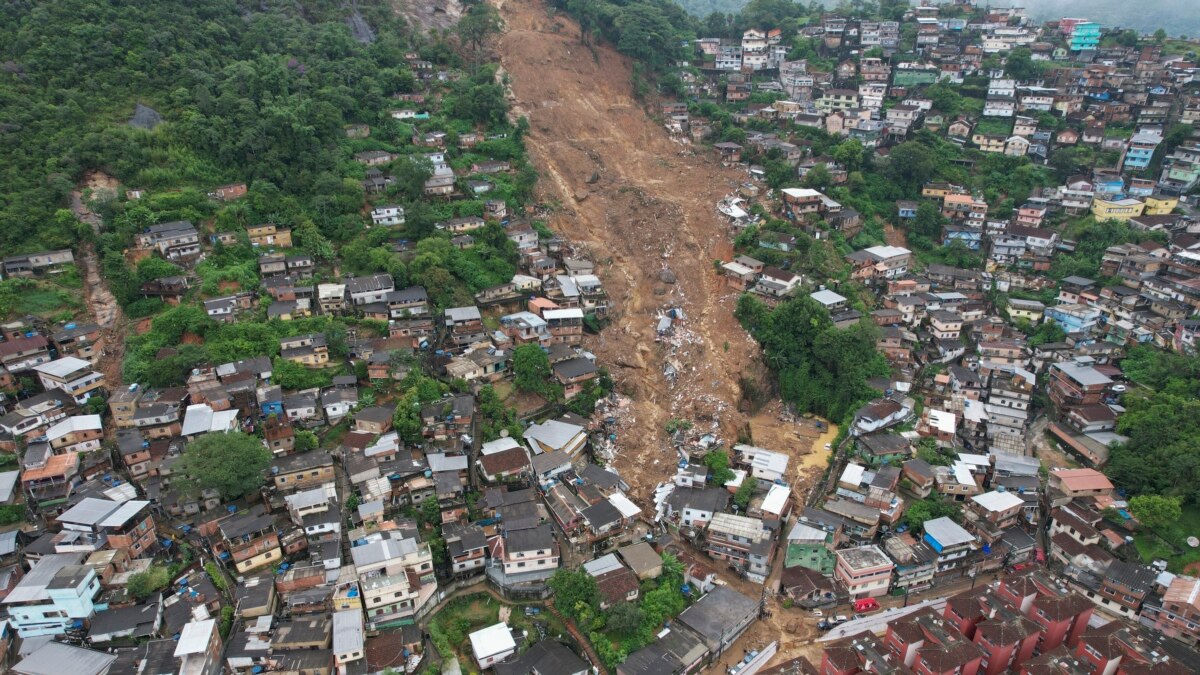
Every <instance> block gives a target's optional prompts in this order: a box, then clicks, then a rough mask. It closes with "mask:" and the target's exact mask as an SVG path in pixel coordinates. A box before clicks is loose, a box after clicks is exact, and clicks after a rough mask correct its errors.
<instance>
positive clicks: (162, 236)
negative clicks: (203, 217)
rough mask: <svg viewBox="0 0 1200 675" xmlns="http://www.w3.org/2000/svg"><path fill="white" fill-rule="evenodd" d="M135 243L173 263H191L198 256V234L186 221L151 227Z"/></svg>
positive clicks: (193, 226)
mask: <svg viewBox="0 0 1200 675" xmlns="http://www.w3.org/2000/svg"><path fill="white" fill-rule="evenodd" d="M136 241H137V245H138V246H139V247H141V248H144V249H154V250H157V251H158V252H159V253H160V254H161V255H162V256H163V257H164V258H166V259H167V260H170V261H173V262H191V261H194V260H195V259H196V258H198V257H199V256H200V233H199V232H197V231H196V226H195V225H193V224H192V223H191V221H187V220H176V221H172V222H169V223H159V224H157V225H151V226H150V227H148V228H146V230H145V231H144V232H142V233H141V234H139V235H137V237H136Z"/></svg>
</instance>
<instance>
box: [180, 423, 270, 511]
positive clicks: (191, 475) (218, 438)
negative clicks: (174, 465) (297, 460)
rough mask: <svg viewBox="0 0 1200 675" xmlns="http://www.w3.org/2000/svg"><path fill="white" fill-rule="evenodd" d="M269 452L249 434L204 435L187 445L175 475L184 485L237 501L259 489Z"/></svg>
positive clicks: (267, 462)
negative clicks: (207, 490) (216, 493)
mask: <svg viewBox="0 0 1200 675" xmlns="http://www.w3.org/2000/svg"><path fill="white" fill-rule="evenodd" d="M270 464H271V451H270V450H268V449H267V448H266V446H264V445H263V443H262V441H260V440H259V439H258V438H256V437H254V436H250V435H249V434H244V433H241V432H240V431H233V432H229V433H208V434H204V435H203V436H200V437H199V438H197V439H196V440H194V441H192V442H190V443H188V445H187V447H186V448H185V449H184V451H183V458H182V459H181V460H180V462H179V464H178V472H179V474H180V475H181V476H184V478H182V479H180V480H181V481H184V484H185V485H188V486H189V487H192V488H199V489H212V490H216V491H217V492H219V493H220V494H221V497H222V498H224V499H237V498H239V497H242V496H244V495H246V494H248V493H250V492H253V491H254V490H256V489H258V488H259V487H262V484H263V478H264V474H265V471H266V470H267V467H268V466H270Z"/></svg>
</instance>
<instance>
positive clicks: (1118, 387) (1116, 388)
mask: <svg viewBox="0 0 1200 675" xmlns="http://www.w3.org/2000/svg"><path fill="white" fill-rule="evenodd" d="M1112 390H1113V393H1114V394H1124V393H1125V390H1126V387H1125V385H1123V384H1114V385H1113V386H1112Z"/></svg>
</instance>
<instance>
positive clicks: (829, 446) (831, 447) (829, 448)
mask: <svg viewBox="0 0 1200 675" xmlns="http://www.w3.org/2000/svg"><path fill="white" fill-rule="evenodd" d="M825 449H826V450H832V449H833V443H826V444H825Z"/></svg>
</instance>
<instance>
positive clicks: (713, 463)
mask: <svg viewBox="0 0 1200 675" xmlns="http://www.w3.org/2000/svg"><path fill="white" fill-rule="evenodd" d="M701 461H702V462H703V463H704V466H706V467H708V479H709V481H711V482H712V484H713V485H718V486H719V485H724V484H725V483H728V482H729V481H731V480H733V479H734V478H737V474H735V473H734V472H733V469H730V468H729V455H727V454H725V451H724V450H709V451H708V454H706V455H704V459H702V460H701Z"/></svg>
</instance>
